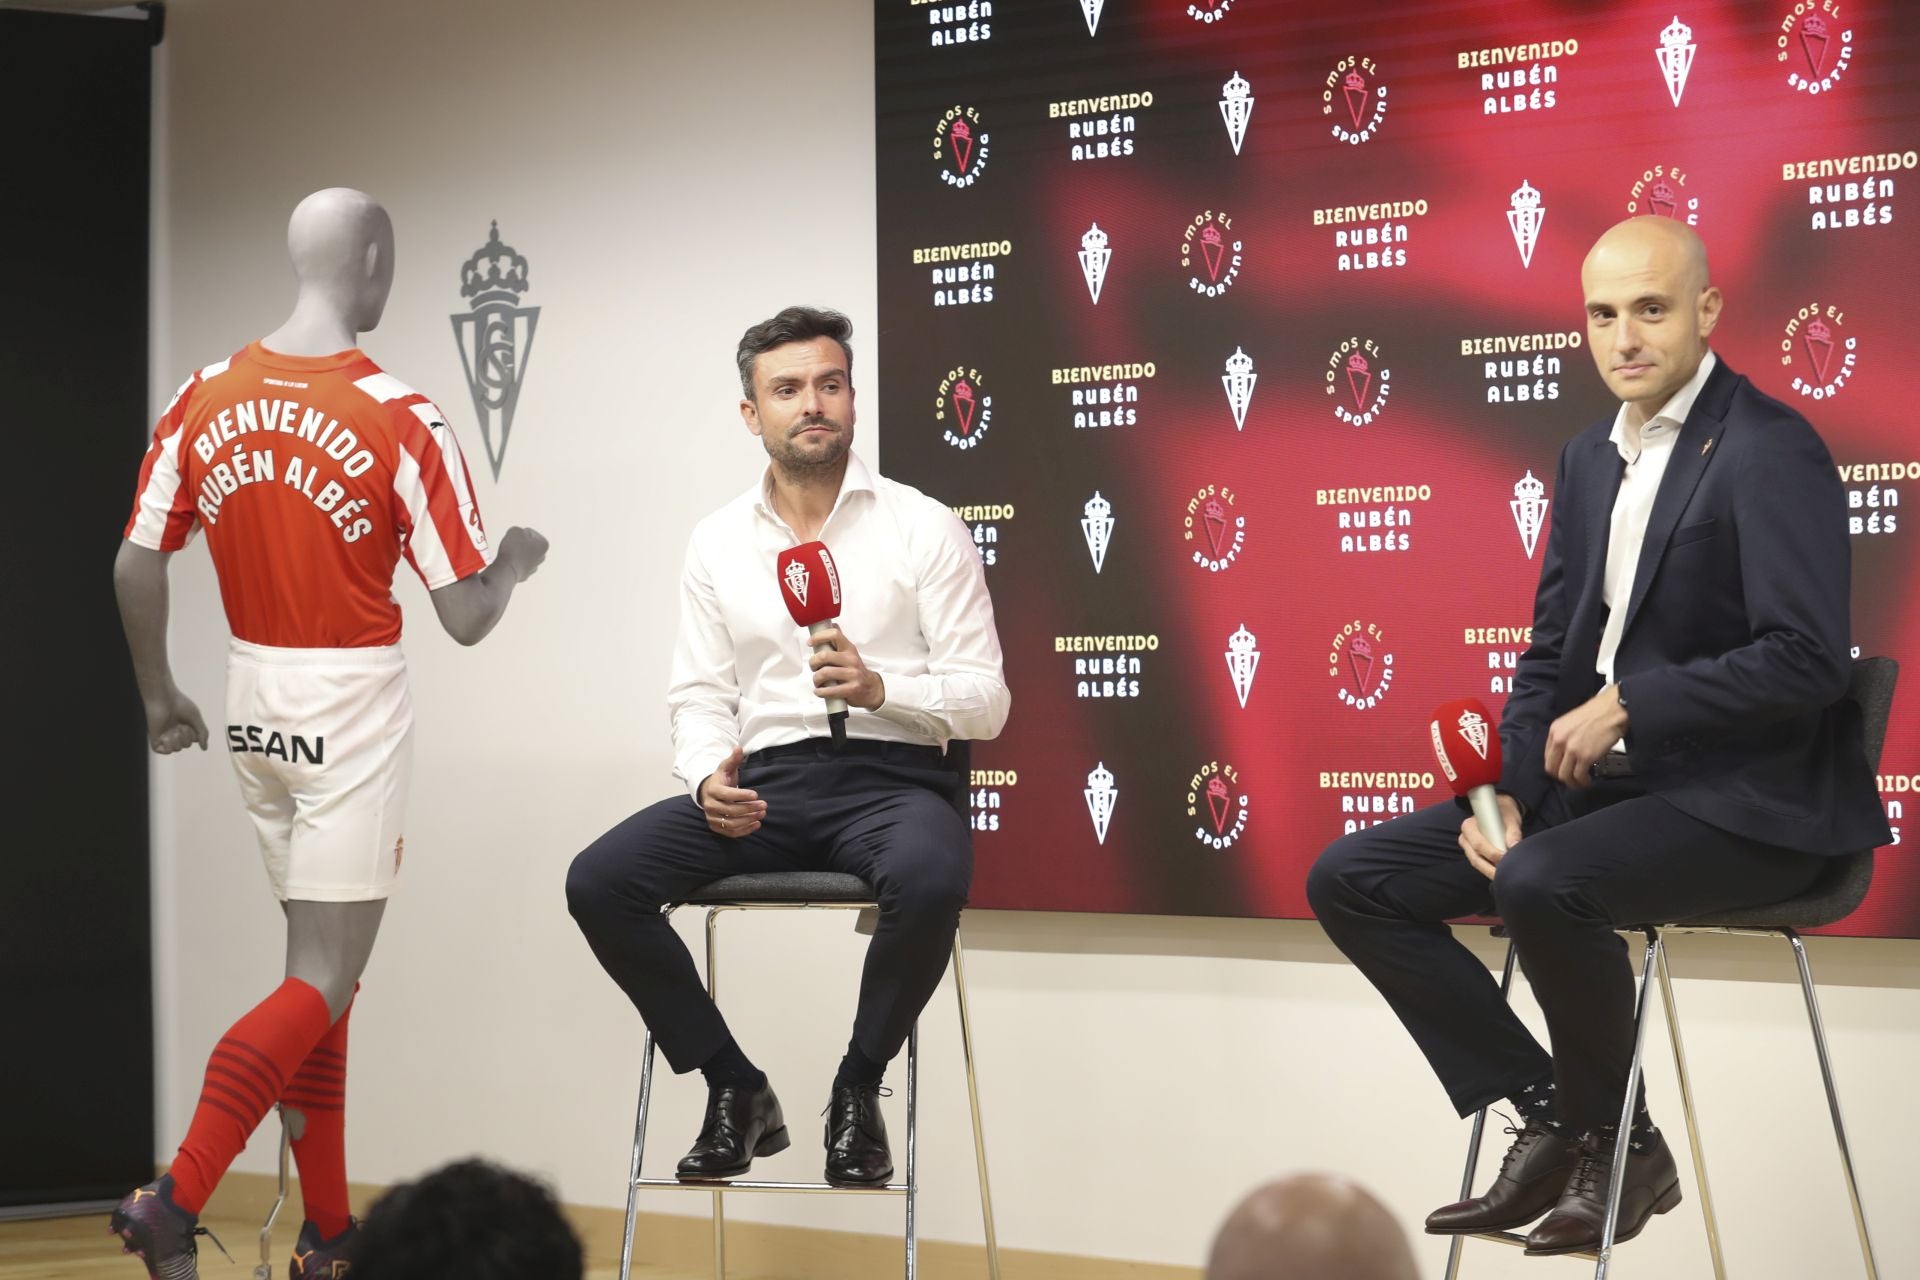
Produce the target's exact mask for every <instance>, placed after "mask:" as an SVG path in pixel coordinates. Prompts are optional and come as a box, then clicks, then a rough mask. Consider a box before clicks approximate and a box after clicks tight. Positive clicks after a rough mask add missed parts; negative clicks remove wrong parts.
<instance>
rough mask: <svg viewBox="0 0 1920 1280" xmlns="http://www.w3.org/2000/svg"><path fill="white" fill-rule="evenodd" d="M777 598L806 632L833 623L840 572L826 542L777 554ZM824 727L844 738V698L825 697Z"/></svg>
mask: <svg viewBox="0 0 1920 1280" xmlns="http://www.w3.org/2000/svg"><path fill="white" fill-rule="evenodd" d="M780 598H781V599H782V600H784V601H786V602H787V612H788V613H790V614H792V615H793V620H794V622H795V623H797V624H798V625H800V626H803V627H805V628H806V629H807V634H808V635H815V636H817V635H819V634H820V633H821V632H822V631H825V630H826V629H827V628H828V627H831V626H832V625H833V624H834V621H835V619H837V618H838V617H839V616H840V571H839V570H838V569H837V568H835V567H834V563H833V553H832V552H831V551H828V550H827V544H826V543H824V542H803V543H801V544H800V545H799V546H797V547H788V548H787V549H786V550H785V551H782V552H781V553H780ZM813 651H814V652H815V653H825V652H826V651H827V646H826V645H824V644H816V645H814V646H813ZM827 726H828V728H829V729H830V730H831V731H832V733H833V740H834V742H836V743H842V742H845V741H846V740H847V700H846V699H845V698H828V699H827Z"/></svg>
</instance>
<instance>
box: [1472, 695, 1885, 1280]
mask: <svg viewBox="0 0 1920 1280" xmlns="http://www.w3.org/2000/svg"><path fill="white" fill-rule="evenodd" d="M1899 675H1900V667H1899V664H1898V663H1896V662H1895V661H1894V660H1893V659H1892V658H1862V659H1859V660H1858V661H1856V662H1855V663H1854V664H1853V677H1852V680H1851V681H1850V683H1849V685H1848V688H1847V693H1846V700H1848V701H1851V702H1853V703H1854V704H1856V705H1857V706H1858V707H1859V708H1860V713H1861V723H1862V726H1863V729H1864V736H1865V739H1866V750H1867V763H1868V764H1869V765H1870V766H1871V767H1872V768H1873V769H1874V770H1876V771H1877V770H1878V769H1879V768H1880V748H1881V746H1882V745H1883V744H1884V743H1885V742H1886V737H1887V719H1888V715H1889V713H1890V711H1891V710H1892V707H1893V688H1894V684H1895V682H1896V681H1897V680H1898V678H1899ZM1830 862H1831V865H1829V866H1828V867H1827V869H1826V870H1825V871H1824V872H1823V873H1822V874H1821V876H1820V878H1819V879H1818V880H1816V881H1814V883H1813V884H1812V886H1811V887H1809V888H1808V889H1807V890H1806V892H1804V893H1802V894H1800V895H1799V896H1798V897H1796V898H1790V899H1788V900H1787V901H1785V902H1778V903H1774V904H1773V905H1772V906H1765V907H1751V908H1746V909H1744V910H1737V911H1723V912H1720V913H1718V914H1716V915H1713V916H1702V917H1699V918H1697V919H1693V920H1681V921H1678V922H1676V923H1673V924H1660V925H1654V924H1647V925H1635V926H1633V927H1631V928H1628V929H1623V930H1621V932H1623V933H1639V934H1642V935H1644V936H1645V938H1646V955H1645V957H1644V959H1643V961H1642V964H1641V970H1640V998H1639V1003H1638V1006H1637V1007H1636V1009H1635V1011H1634V1027H1635V1029H1634V1037H1633V1068H1632V1070H1631V1071H1630V1072H1629V1073H1628V1075H1627V1095H1626V1101H1625V1103H1624V1105H1623V1106H1622V1107H1621V1110H1620V1123H1619V1129H1618V1133H1617V1137H1616V1139H1615V1145H1614V1154H1613V1185H1612V1187H1611V1188H1610V1189H1609V1191H1608V1194H1607V1217H1606V1222H1605V1224H1604V1226H1603V1228H1602V1231H1601V1236H1600V1248H1599V1250H1598V1252H1595V1253H1581V1254H1572V1255H1569V1256H1572V1257H1578V1258H1586V1259H1588V1260H1590V1261H1592V1262H1593V1263H1594V1271H1593V1275H1594V1280H1605V1277H1606V1275H1607V1268H1608V1266H1609V1264H1610V1262H1611V1258H1612V1253H1613V1243H1614V1241H1613V1235H1614V1230H1615V1227H1616V1226H1617V1219H1618V1216H1619V1211H1620V1188H1621V1185H1622V1184H1623V1183H1624V1182H1625V1180H1626V1174H1627V1165H1626V1143H1627V1138H1628V1136H1629V1130H1630V1128H1631V1126H1632V1122H1633V1100H1634V1098H1635V1097H1636V1096H1637V1095H1638V1093H1639V1091H1640V1058H1641V1050H1642V1048H1643V1047H1644V1045H1645V1043H1646V1038H1647V996H1648V994H1649V992H1650V990H1651V988H1652V985H1653V980H1654V977H1655V975H1656V974H1657V975H1658V976H1659V979H1660V999H1661V1002H1662V1003H1663V1004H1664V1005H1665V1006H1666V1011H1667V1038H1668V1040H1669V1042H1670V1043H1671V1044H1672V1046H1673V1066H1674V1071H1675V1073H1676V1074H1677V1075H1678V1076H1679V1080H1680V1109H1681V1112H1682V1114H1683V1115H1685V1117H1686V1121H1687V1144H1688V1146H1689V1147H1690V1148H1691V1150H1692V1153H1693V1173H1694V1180H1695V1183H1696V1185H1697V1186H1698V1188H1699V1191H1700V1209H1701V1213H1702V1214H1703V1216H1704V1217H1705V1218H1706V1227H1707V1248H1708V1249H1709V1250H1710V1251H1711V1253H1712V1255H1713V1274H1714V1280H1726V1274H1727V1272H1726V1265H1725V1263H1724V1262H1723V1261H1722V1259H1721V1257H1720V1227H1719V1224H1718V1222H1717V1221H1716V1220H1715V1219H1714V1216H1713V1194H1712V1192H1710V1191H1709V1190H1708V1189H1707V1166H1706V1160H1705V1157H1704V1155H1703V1153H1702V1152H1701V1149H1700V1127H1699V1122H1698V1118H1697V1116H1696V1115H1695V1113H1694V1106H1693V1082H1692V1080H1691V1079H1690V1078H1689V1077H1688V1075H1687V1055H1686V1050H1685V1049H1684V1048H1682V1046H1681V1043H1680V1014H1679V1010H1678V1009H1677V1008H1676V1007H1675V1005H1674V1000H1673V979H1672V978H1671V977H1670V976H1669V974H1668V973H1667V948H1666V942H1665V938H1664V935H1666V934H1673V933H1717V934H1722V935H1725V936H1729V937H1780V938H1785V939H1786V940H1787V943H1788V944H1789V945H1790V946H1792V948H1793V958H1794V961H1795V962H1796V964H1798V966H1799V969H1800V990H1801V993H1802V994H1803V995H1804V996H1805V997H1806V1001H1807V1020H1808V1022H1809V1023H1810V1024H1811V1025H1812V1028H1813V1050H1814V1053H1815V1055H1816V1056H1817V1057H1818V1058H1819V1060H1820V1078H1821V1080H1822V1081H1823V1082H1824V1083H1825V1085H1826V1089H1827V1110H1828V1111H1829V1112H1831V1113H1832V1115H1833V1136H1834V1138H1835V1140H1836V1141H1837V1142H1838V1143H1839V1146H1840V1172H1841V1174H1842V1176H1843V1177H1844V1178H1845V1179H1846V1184H1847V1199H1848V1201H1849V1202H1850V1203H1851V1204H1852V1206H1853V1225H1854V1230H1855V1231H1857V1232H1858V1233H1859V1236H1860V1255H1861V1257H1862V1259H1863V1260H1864V1261H1865V1263H1866V1275H1867V1277H1868V1280H1879V1275H1880V1271H1879V1268H1878V1267H1877V1266H1876V1265H1875V1263H1874V1260H1873V1242H1872V1241H1871V1240H1870V1239H1869V1238H1868V1236H1867V1218H1866V1214H1865V1212H1864V1211H1863V1210H1862V1209H1861V1207H1860V1184H1859V1181H1858V1179H1856V1178H1855V1176H1854V1171H1853V1153H1852V1151H1851V1150H1850V1149H1849V1148H1848V1146H1847V1128H1846V1125H1845V1123H1844V1122H1843V1121H1842V1120H1841V1118H1840V1095H1839V1094H1838V1093H1837V1092H1835V1090H1834V1087H1833V1064H1832V1062H1831V1061H1830V1060H1829V1059H1828V1057H1827V1037H1826V1032H1825V1031H1824V1030H1823V1029H1822V1028H1821V1025H1820V1002H1819V1000H1818V999H1817V998H1816V997H1815V995H1814V990H1813V970H1812V969H1811V968H1809V967H1808V965H1807V949H1806V946H1805V944H1804V943H1802V942H1801V940H1800V931H1801V930H1802V929H1816V928H1819V927H1821V926H1823V925H1829V924H1833V923H1835V922H1836V921H1839V920H1842V919H1845V918H1846V917H1847V916H1848V915H1850V914H1852V912H1853V910H1854V908H1855V907H1858V906H1859V905H1860V902H1861V900H1862V899H1863V898H1865V897H1866V896H1867V887H1868V886H1869V885H1870V884H1871V883H1872V882H1873V850H1871V849H1862V850H1859V851H1857V852H1854V853H1849V854H1846V855H1844V856H1841V857H1836V858H1833V859H1831V860H1830ZM1513 962H1514V951H1513V945H1512V944H1511V943H1509V944H1508V945H1507V959H1506V968H1505V971H1504V972H1503V973H1502V974H1501V977H1500V990H1501V991H1502V992H1506V991H1508V990H1509V989H1510V988H1511V986H1512V984H1513ZM1486 1122H1487V1109H1486V1108H1484V1107H1483V1108H1481V1110H1480V1112H1479V1114H1478V1115H1476V1116H1475V1117H1474V1118H1473V1135H1472V1137H1471V1138H1470V1139H1469V1140H1468V1144H1467V1171H1466V1174H1465V1176H1464V1177H1463V1178H1462V1180H1461V1184H1460V1198H1461V1199H1463V1200H1464V1199H1466V1198H1467V1197H1468V1196H1471V1195H1472V1194H1473V1175H1474V1169H1475V1166H1476V1165H1477V1164H1478V1163H1479V1159H1480V1138H1481V1134H1482V1133H1483V1132H1484V1130H1485V1127H1486ZM1477 1238H1478V1239H1481V1240H1496V1241H1499V1242H1500V1243H1502V1244H1515V1245H1520V1244H1524V1243H1525V1242H1526V1237H1525V1236H1524V1235H1522V1234H1521V1233H1519V1232H1513V1231H1497V1232H1489V1233H1487V1234H1485V1235H1481V1236H1478V1237H1477ZM1466 1239H1467V1238H1466V1237H1464V1236H1456V1237H1454V1241H1453V1247H1452V1249H1451V1250H1450V1251H1449V1252H1448V1254H1447V1273H1446V1275H1447V1280H1455V1277H1457V1276H1458V1275H1459V1274H1460V1255H1461V1246H1462V1245H1463V1244H1465V1242H1466Z"/></svg>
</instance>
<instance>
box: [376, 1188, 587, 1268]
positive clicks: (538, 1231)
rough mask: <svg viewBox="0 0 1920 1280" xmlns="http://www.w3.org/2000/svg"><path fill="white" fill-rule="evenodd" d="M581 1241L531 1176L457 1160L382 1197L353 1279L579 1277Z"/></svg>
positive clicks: (552, 1200)
mask: <svg viewBox="0 0 1920 1280" xmlns="http://www.w3.org/2000/svg"><path fill="white" fill-rule="evenodd" d="M581 1270H582V1259H581V1252H580V1240H579V1238H578V1237H577V1236H575V1235H574V1234H573V1228H572V1227H570V1226H569V1225H567V1220H566V1219H565V1218H564V1217H562V1216H561V1214H560V1206H559V1204H558V1203H556V1202H555V1200H554V1198H553V1193H552V1192H551V1191H548V1190H547V1188H546V1187H545V1186H543V1185H541V1184H540V1183H538V1182H535V1181H534V1180H533V1179H531V1178H528V1177H524V1176H523V1175H521V1174H518V1173H514V1172H513V1171H512V1170H509V1169H503V1168H501V1167H500V1166H499V1165H496V1164H489V1163H488V1162H486V1161H485V1160H461V1161H457V1162H455V1163H453V1164H450V1165H447V1166H445V1167H443V1168H440V1169H436V1170H434V1171H433V1172H432V1173H429V1174H427V1175H426V1176H425V1177H423V1178H421V1179H419V1180H418V1181H416V1182H403V1183H401V1184H399V1185H398V1186H396V1187H394V1188H393V1189H392V1190H390V1191H388V1192H387V1193H386V1194H385V1195H383V1196H381V1197H380V1198H379V1199H378V1200H376V1201H375V1202H374V1204H373V1207H372V1208H371V1209H369V1210H368V1211H367V1220H366V1221H365V1222H363V1223H361V1224H360V1239H359V1242H358V1243H357V1244H356V1245H355V1248H354V1263H353V1280H580V1275H581Z"/></svg>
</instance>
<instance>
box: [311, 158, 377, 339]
mask: <svg viewBox="0 0 1920 1280" xmlns="http://www.w3.org/2000/svg"><path fill="white" fill-rule="evenodd" d="M287 252H288V254H289V255H290V256H291V257H292V258H293V271H294V275H296V276H297V277H298V278H299V280H300V292H301V295H302V297H303V298H307V299H310V300H311V301H312V302H315V303H319V304H322V305H325V306H327V307H329V308H332V309H334V310H337V311H338V312H339V313H340V315H341V318H342V319H343V320H344V321H345V322H346V323H347V325H348V327H350V328H351V329H352V330H353V331H354V332H356V333H364V332H365V331H367V330H368V329H371V328H373V327H374V326H375V325H377V324H379V323H380V315H381V313H382V312H383V311H384V310H385V309H386V305H387V293H388V291H389V290H390V289H391V288H392V286H393V220H392V219H391V218H389V217H387V211H386V210H385V209H383V208H382V207H381V206H380V202H379V201H377V200H375V199H374V198H373V197H372V196H370V195H368V194H367V193H366V192H364V191H355V190H354V189H353V188H351V187H328V188H327V189H326V190H324V191H316V192H314V193H313V194H312V195H310V196H308V197H307V198H306V199H304V200H302V201H301V202H300V203H299V204H298V205H296V206H295V207H294V210H293V217H292V218H291V219H290V220H289V221H288V223H287Z"/></svg>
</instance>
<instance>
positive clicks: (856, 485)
mask: <svg viewBox="0 0 1920 1280" xmlns="http://www.w3.org/2000/svg"><path fill="white" fill-rule="evenodd" d="M862 492H865V493H873V494H877V493H878V492H879V490H878V488H877V487H876V486H875V485H874V483H873V470H872V468H870V467H868V466H867V464H866V462H865V461H864V460H863V459H862V458H861V457H860V455H859V454H857V453H855V452H853V451H852V450H848V451H847V473H846V474H845V475H843V476H841V477H840V492H839V494H838V495H837V496H835V498H834V500H833V510H832V511H831V512H829V513H828V515H827V523H828V524H832V523H833V518H834V516H837V515H839V514H840V508H841V507H843V506H845V505H846V502H847V495H848V494H852V493H862ZM747 495H748V496H749V497H751V498H752V499H753V509H754V510H755V511H757V512H759V513H760V514H761V515H763V516H765V517H767V519H769V520H772V521H774V522H775V523H776V524H784V523H785V521H783V520H781V519H780V515H779V513H778V512H776V511H775V510H774V509H773V465H772V464H771V463H769V464H768V465H767V469H766V470H765V471H763V472H761V473H760V482H759V483H758V484H756V485H754V487H753V488H751V489H749V490H747Z"/></svg>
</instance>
